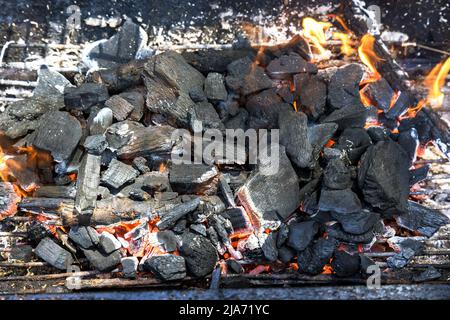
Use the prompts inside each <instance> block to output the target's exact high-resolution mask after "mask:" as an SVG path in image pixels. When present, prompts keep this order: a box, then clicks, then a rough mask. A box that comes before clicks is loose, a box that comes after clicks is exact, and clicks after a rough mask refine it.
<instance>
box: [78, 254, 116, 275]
mask: <svg viewBox="0 0 450 320" xmlns="http://www.w3.org/2000/svg"><path fill="white" fill-rule="evenodd" d="M83 253H84V255H85V256H86V258H87V259H88V260H89V262H90V264H91V265H92V266H93V267H94V268H95V269H97V270H98V271H101V272H105V271H111V270H113V269H114V268H115V267H116V266H117V265H118V264H119V263H120V260H121V255H120V251H119V250H116V251H114V252H113V253H111V254H103V253H101V252H100V251H98V250H97V249H83Z"/></svg>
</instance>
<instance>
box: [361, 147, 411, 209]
mask: <svg viewBox="0 0 450 320" xmlns="http://www.w3.org/2000/svg"><path fill="white" fill-rule="evenodd" d="M408 163H409V159H408V156H407V154H406V153H405V152H404V151H403V150H402V148H401V147H400V146H399V145H398V144H397V143H395V142H393V141H380V142H378V143H377V144H375V145H374V146H371V147H369V148H368V149H367V151H366V153H365V154H364V155H363V156H362V158H361V163H360V166H359V171H358V184H359V187H360V188H361V190H362V193H363V195H364V200H365V201H366V202H368V203H370V204H371V205H372V207H374V208H377V209H379V210H381V213H382V216H383V217H389V216H392V214H403V213H406V212H407V211H408V208H407V201H408V195H409V172H408V167H409V165H408Z"/></svg>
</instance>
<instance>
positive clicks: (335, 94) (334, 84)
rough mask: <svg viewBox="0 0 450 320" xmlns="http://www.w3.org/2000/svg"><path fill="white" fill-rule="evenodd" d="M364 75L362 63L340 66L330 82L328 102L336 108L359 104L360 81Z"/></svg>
mask: <svg viewBox="0 0 450 320" xmlns="http://www.w3.org/2000/svg"><path fill="white" fill-rule="evenodd" d="M363 75H364V69H363V67H362V66H361V65H359V64H356V63H352V64H348V65H346V66H344V67H342V68H339V69H338V70H337V71H336V72H335V73H334V75H333V76H332V77H331V79H330V83H329V84H328V103H329V104H330V105H331V107H332V108H334V109H341V108H344V107H348V106H352V105H353V106H359V105H360V104H361V98H360V95H359V83H360V82H361V80H362V77H363Z"/></svg>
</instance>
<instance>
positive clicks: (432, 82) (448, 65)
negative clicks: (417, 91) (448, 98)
mask: <svg viewBox="0 0 450 320" xmlns="http://www.w3.org/2000/svg"><path fill="white" fill-rule="evenodd" d="M449 71H450V58H448V59H447V60H446V61H445V62H441V63H438V64H437V65H436V66H435V67H434V68H433V70H431V72H430V73H429V74H428V75H427V77H426V78H425V81H424V84H425V86H427V88H428V97H427V102H428V103H429V104H430V105H431V106H432V107H435V108H439V107H440V106H442V104H443V103H444V94H443V93H442V91H441V89H442V87H443V86H444V83H445V78H446V77H447V74H448V73H449Z"/></svg>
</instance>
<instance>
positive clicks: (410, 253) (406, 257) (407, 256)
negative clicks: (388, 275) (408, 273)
mask: <svg viewBox="0 0 450 320" xmlns="http://www.w3.org/2000/svg"><path fill="white" fill-rule="evenodd" d="M415 254H416V253H415V252H414V250H412V249H410V248H405V249H403V250H402V251H400V252H399V253H397V254H395V255H394V256H392V257H389V258H388V259H387V260H386V262H387V265H388V267H389V268H392V269H401V268H404V267H405V266H406V265H407V264H408V262H409V261H410V260H411V259H412V258H413V257H414V255H415Z"/></svg>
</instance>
